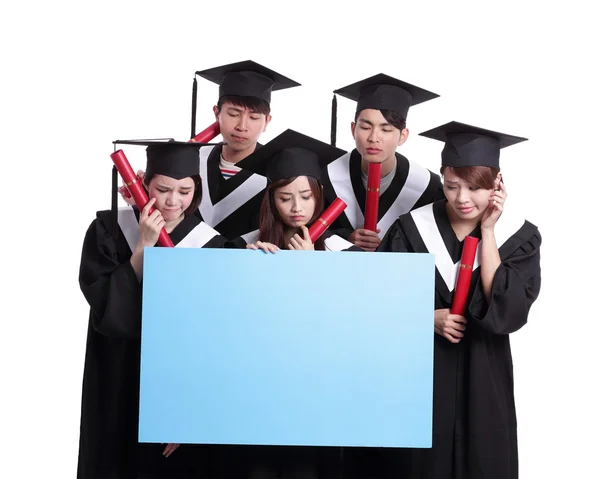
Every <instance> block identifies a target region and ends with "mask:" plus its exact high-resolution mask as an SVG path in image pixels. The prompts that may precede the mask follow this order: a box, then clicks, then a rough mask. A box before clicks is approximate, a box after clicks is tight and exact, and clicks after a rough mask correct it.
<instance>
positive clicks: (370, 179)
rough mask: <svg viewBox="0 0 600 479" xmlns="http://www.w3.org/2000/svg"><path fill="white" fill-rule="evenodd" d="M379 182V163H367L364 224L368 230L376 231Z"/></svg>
mask: <svg viewBox="0 0 600 479" xmlns="http://www.w3.org/2000/svg"><path fill="white" fill-rule="evenodd" d="M380 184H381V163H369V172H368V175H367V197H366V201H365V225H364V228H365V229H366V230H370V231H377V218H378V215H379V186H380Z"/></svg>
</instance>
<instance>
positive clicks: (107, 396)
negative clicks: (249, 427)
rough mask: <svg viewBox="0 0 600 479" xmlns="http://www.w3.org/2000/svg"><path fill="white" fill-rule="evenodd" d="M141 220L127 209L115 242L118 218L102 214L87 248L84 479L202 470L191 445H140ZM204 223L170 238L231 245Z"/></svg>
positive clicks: (190, 222)
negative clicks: (189, 451)
mask: <svg viewBox="0 0 600 479" xmlns="http://www.w3.org/2000/svg"><path fill="white" fill-rule="evenodd" d="M138 217H139V212H138V211H137V210H136V209H133V208H129V207H126V208H120V209H119V226H118V227H117V235H116V237H113V235H112V232H113V230H114V224H115V223H114V219H113V218H114V216H112V214H111V212H110V211H100V212H98V213H97V216H96V219H95V220H94V221H93V222H92V223H91V225H90V227H89V228H88V230H87V233H86V235H85V240H84V243H83V250H82V255H81V264H80V272H79V283H80V287H81V290H82V292H83V295H84V296H85V298H86V300H87V302H88V303H89V305H90V314H89V325H88V334H87V346H86V354H85V366H84V373H83V391H82V405H81V424H80V443H79V459H78V467H77V477H78V479H125V478H127V479H131V478H142V477H170V478H176V477H188V475H187V472H186V469H188V468H196V467H200V466H201V464H202V461H200V460H198V459H197V458H194V459H193V460H189V461H187V460H186V445H182V446H180V447H179V449H177V450H176V451H175V452H174V453H173V454H172V455H171V457H169V458H164V457H163V456H162V454H161V453H162V450H163V449H164V447H165V446H164V445H162V446H161V445H158V444H138V442H137V433H138V413H139V409H138V408H139V382H140V344H141V343H140V333H141V306H142V286H141V285H140V283H139V282H138V280H137V277H136V275H135V272H134V270H133V268H132V266H131V264H130V262H129V259H130V257H131V254H132V249H131V248H132V247H134V246H132V247H130V246H129V244H128V240H129V241H130V243H131V241H132V237H134V236H135V234H136V230H135V227H137V234H138V235H139V226H138V225H137V218H138ZM200 223H201V222H200V220H199V219H198V218H197V217H196V216H194V215H189V216H186V217H185V218H184V220H183V221H182V222H181V223H180V224H179V225H178V226H177V228H176V229H175V230H174V231H173V232H172V233H171V234H170V237H171V239H172V241H173V243H174V244H175V245H177V244H179V243H181V242H182V241H183V240H185V241H186V242H188V244H189V241H190V239H196V240H197V243H196V244H201V243H205V244H204V245H203V247H206V248H219V247H222V246H223V245H224V244H225V242H226V239H225V238H224V237H223V236H220V235H218V234H217V233H216V232H215V231H214V230H212V229H210V228H208V227H207V225H205V224H202V225H201V224H200ZM207 230H208V234H207ZM211 231H212V233H211ZM199 232H202V233H203V234H201V235H199V236H198V233H199ZM195 452H196V453H197V451H195ZM189 474H190V475H189V477H198V476H196V475H194V476H192V471H189Z"/></svg>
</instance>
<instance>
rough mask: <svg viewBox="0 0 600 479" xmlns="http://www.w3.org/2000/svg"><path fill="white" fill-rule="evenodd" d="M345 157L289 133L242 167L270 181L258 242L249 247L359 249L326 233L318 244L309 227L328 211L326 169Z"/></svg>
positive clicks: (303, 137)
mask: <svg viewBox="0 0 600 479" xmlns="http://www.w3.org/2000/svg"><path fill="white" fill-rule="evenodd" d="M343 153H344V151H343V150H341V149H339V148H335V147H333V146H330V145H328V144H327V143H325V142H322V141H319V140H316V139H314V138H311V137H309V136H307V135H303V134H302V133H299V132H297V131H294V130H291V129H288V130H286V131H284V132H283V133H281V134H280V135H279V136H277V137H276V138H274V139H273V140H271V141H270V142H269V143H267V144H265V145H264V146H263V147H262V148H260V149H259V150H257V151H256V152H255V153H253V154H252V155H250V156H248V157H247V158H245V159H244V160H242V161H241V162H240V167H242V168H244V169H246V170H248V171H253V172H255V173H256V174H260V175H263V176H265V177H266V178H267V181H268V186H267V189H266V192H265V194H264V195H263V198H262V204H261V208H260V223H259V233H258V238H257V241H256V243H251V244H249V245H248V248H251V249H258V248H260V249H263V250H265V251H271V252H275V251H276V250H278V249H288V250H334V251H337V250H343V249H353V250H359V249H360V248H356V247H354V245H353V244H352V243H350V242H348V241H346V240H344V239H343V238H341V237H339V236H337V235H334V234H333V233H332V232H331V231H328V230H326V231H325V232H324V233H323V235H322V236H320V237H319V238H318V239H317V240H316V241H315V243H314V244H313V242H312V241H311V239H310V235H309V232H308V228H309V227H310V226H311V225H312V224H313V223H314V222H315V221H317V220H318V218H319V216H320V215H321V214H322V213H323V209H324V206H323V205H324V198H323V197H324V195H323V186H322V184H321V174H322V170H323V168H324V167H325V166H326V165H327V164H328V163H330V162H331V161H333V160H335V159H336V158H338V157H339V156H340V155H342V154H343Z"/></svg>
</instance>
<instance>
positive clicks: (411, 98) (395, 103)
mask: <svg viewBox="0 0 600 479" xmlns="http://www.w3.org/2000/svg"><path fill="white" fill-rule="evenodd" d="M336 93H337V94H338V95H341V96H343V97H346V98H349V99H350V100H354V101H356V102H357V105H356V111H357V112H359V111H361V110H365V109H367V108H370V109H373V110H393V111H395V112H396V113H398V114H399V115H400V116H402V117H403V118H404V119H405V120H406V119H407V116H408V109H409V108H410V107H411V106H414V105H417V104H419V103H423V102H426V101H428V100H433V99H434V98H437V97H439V95H438V94H437V93H432V92H430V91H428V90H425V89H423V88H420V87H418V86H415V85H411V84H410V83H406V82H404V81H401V80H397V79H396V78H393V77H391V76H389V75H385V74H384V73H379V74H377V75H374V76H372V77H369V78H366V79H364V80H360V81H358V82H356V83H352V84H351V85H348V86H345V87H343V88H339V89H338V90H335V91H334V92H333V94H334V95H333V101H332V112H331V129H332V131H331V144H332V145H335V131H334V130H335V129H336V128H337V118H336V116H337V111H336V110H337V100H336V98H335V94H336Z"/></svg>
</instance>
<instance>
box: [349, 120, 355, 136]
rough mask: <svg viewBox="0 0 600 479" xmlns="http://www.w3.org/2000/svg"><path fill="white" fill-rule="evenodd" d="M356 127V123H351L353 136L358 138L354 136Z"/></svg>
mask: <svg viewBox="0 0 600 479" xmlns="http://www.w3.org/2000/svg"><path fill="white" fill-rule="evenodd" d="M355 129H356V123H354V122H352V123H350V131H351V132H352V138H354V139H355V140H356V136H354V130H355Z"/></svg>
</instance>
